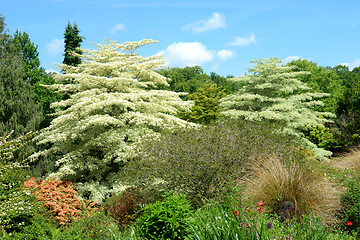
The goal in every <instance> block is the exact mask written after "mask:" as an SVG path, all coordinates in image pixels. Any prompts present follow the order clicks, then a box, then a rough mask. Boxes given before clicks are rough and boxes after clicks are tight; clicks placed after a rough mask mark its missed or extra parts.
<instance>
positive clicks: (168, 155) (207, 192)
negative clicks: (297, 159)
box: [122, 120, 296, 204]
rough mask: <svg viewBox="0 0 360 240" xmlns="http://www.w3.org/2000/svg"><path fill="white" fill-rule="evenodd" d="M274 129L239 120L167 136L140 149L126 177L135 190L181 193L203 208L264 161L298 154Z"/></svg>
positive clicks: (265, 124) (268, 125)
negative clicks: (223, 188)
mask: <svg viewBox="0 0 360 240" xmlns="http://www.w3.org/2000/svg"><path fill="white" fill-rule="evenodd" d="M273 128H274V124H272V123H258V122H249V121H242V120H237V121H227V122H218V123H216V124H213V125H209V126H203V127H201V128H199V129H190V130H184V131H179V132H176V133H166V134H163V135H162V136H161V137H160V138H157V139H153V140H151V141H148V142H145V143H144V144H142V145H140V146H139V148H138V149H137V152H138V155H137V157H136V158H135V159H133V160H132V161H131V162H129V163H128V164H127V166H125V168H126V172H125V173H124V174H122V176H124V177H125V176H126V177H127V180H128V181H129V183H130V184H138V185H139V186H145V187H148V186H152V187H154V186H157V187H158V188H159V189H165V190H168V191H169V190H176V191H178V192H181V193H184V194H186V195H187V196H188V197H189V198H190V199H191V200H192V201H193V202H194V203H195V202H197V203H199V202H198V200H201V199H203V198H206V199H210V198H212V197H214V194H215V192H216V190H217V189H219V188H220V187H221V186H222V185H223V184H224V183H226V182H229V181H234V180H236V179H238V178H239V177H241V176H242V175H244V173H246V166H247V164H248V163H249V162H251V161H252V160H253V159H257V157H258V156H259V155H268V154H270V153H271V154H274V155H276V156H278V157H279V158H287V157H289V156H290V155H291V154H292V153H294V154H295V152H296V149H295V148H294V147H293V146H292V141H291V139H290V138H286V137H280V136H278V135H276V134H273V133H272V131H273ZM197 203H196V204H197ZM200 203H201V201H200Z"/></svg>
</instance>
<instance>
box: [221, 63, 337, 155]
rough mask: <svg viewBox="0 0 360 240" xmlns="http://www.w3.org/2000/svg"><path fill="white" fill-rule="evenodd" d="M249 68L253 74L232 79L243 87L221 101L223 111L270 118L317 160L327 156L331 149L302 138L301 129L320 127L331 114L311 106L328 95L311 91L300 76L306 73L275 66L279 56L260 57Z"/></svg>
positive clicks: (231, 115) (247, 118) (233, 115)
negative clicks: (308, 149)
mask: <svg viewBox="0 0 360 240" xmlns="http://www.w3.org/2000/svg"><path fill="white" fill-rule="evenodd" d="M252 63H257V65H255V67H254V68H252V69H249V71H250V72H252V73H253V74H249V75H246V76H244V77H239V78H235V79H233V80H234V81H237V82H242V83H243V84H244V86H243V87H242V88H241V89H240V90H239V91H238V92H236V93H234V94H231V95H228V96H226V97H225V98H223V99H222V100H221V104H220V106H221V107H222V108H223V110H224V111H223V114H224V115H225V116H228V117H231V118H244V119H246V120H250V121H270V122H278V123H279V124H280V125H283V126H284V127H283V129H281V133H283V134H290V135H294V136H296V137H297V141H298V143H299V144H300V145H301V146H303V147H307V148H310V149H312V150H313V151H314V152H315V156H316V157H317V158H319V159H326V158H327V157H328V156H330V155H331V152H329V151H326V150H323V149H321V148H318V147H317V146H316V145H315V144H313V143H311V142H310V141H309V140H308V139H306V138H305V137H304V134H303V133H302V131H304V130H307V129H308V128H311V127H317V126H322V125H323V123H324V122H326V121H327V120H326V119H325V118H324V117H330V116H333V114H331V113H327V112H318V111H315V110H314V107H316V106H321V105H323V103H322V101H319V100H315V99H318V98H322V97H325V96H328V95H329V94H326V93H314V92H311V88H310V87H308V86H307V85H306V84H305V83H303V82H301V81H300V80H299V78H300V77H301V76H304V75H307V74H309V73H307V72H302V71H299V72H294V71H293V68H294V67H290V66H282V65H278V64H279V63H281V61H280V60H279V59H278V58H270V59H260V60H256V61H252Z"/></svg>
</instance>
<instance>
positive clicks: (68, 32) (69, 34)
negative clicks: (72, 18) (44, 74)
mask: <svg viewBox="0 0 360 240" xmlns="http://www.w3.org/2000/svg"><path fill="white" fill-rule="evenodd" d="M79 32H80V31H79V29H78V27H77V24H74V26H72V25H71V24H70V22H68V25H67V26H66V29H65V33H64V37H65V54H64V61H63V64H65V65H70V66H78V65H79V64H80V63H81V57H80V55H79V54H81V49H80V47H81V45H80V44H81V43H82V41H83V39H84V37H82V36H80V35H79ZM73 53H76V54H73Z"/></svg>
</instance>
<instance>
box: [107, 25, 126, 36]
mask: <svg viewBox="0 0 360 240" xmlns="http://www.w3.org/2000/svg"><path fill="white" fill-rule="evenodd" d="M125 29H126V28H125V25H124V24H123V23H119V24H116V25H115V26H113V27H112V28H111V29H110V34H111V35H114V34H116V33H117V32H118V31H123V30H125Z"/></svg>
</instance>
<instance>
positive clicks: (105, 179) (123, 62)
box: [32, 39, 195, 202]
mask: <svg viewBox="0 0 360 240" xmlns="http://www.w3.org/2000/svg"><path fill="white" fill-rule="evenodd" d="M154 42H155V41H153V40H147V39H145V40H142V41H139V42H125V43H123V44H119V43H116V42H114V41H110V40H107V41H106V42H105V44H104V45H101V44H97V45H96V47H97V50H87V49H82V52H83V55H79V56H80V57H81V58H82V59H83V60H82V63H81V64H80V65H78V66H77V67H74V66H67V65H59V66H60V67H61V69H63V71H64V72H65V73H64V74H59V75H57V76H56V77H57V81H59V82H61V83H59V84H55V85H51V86H48V88H51V89H55V90H56V91H57V92H62V93H66V94H69V95H70V98H69V99H67V100H63V101H60V102H56V103H53V104H52V107H53V108H55V109H56V113H54V114H53V115H54V117H55V119H54V120H53V121H52V122H51V125H50V126H49V127H48V128H46V129H45V131H43V132H42V133H41V134H40V135H39V136H37V137H36V140H37V141H38V144H40V145H44V146H50V147H48V148H47V149H46V150H44V151H40V152H37V153H36V154H34V155H33V156H32V158H35V159H36V158H40V159H41V157H48V156H53V159H54V161H55V162H56V169H55V170H53V171H52V172H51V173H50V174H49V176H50V177H57V178H61V179H71V180H73V181H74V183H81V184H79V187H80V188H81V189H80V190H81V191H80V193H81V196H80V197H83V198H87V199H91V200H95V199H93V198H96V200H97V201H100V202H101V200H102V199H103V198H104V197H105V196H106V193H109V191H111V189H113V187H114V186H118V183H117V182H116V181H117V174H118V172H119V170H120V169H121V168H122V167H123V166H124V164H126V162H127V160H128V157H129V156H131V155H132V151H133V148H134V145H136V144H137V143H138V142H140V141H141V140H142V139H143V138H148V137H151V138H152V137H157V136H158V135H159V133H160V132H161V131H162V130H164V129H174V128H178V127H185V126H189V125H190V124H189V123H187V122H186V121H184V120H181V119H180V118H178V117H176V114H177V112H178V110H187V109H188V108H189V107H191V103H190V102H187V101H182V100H181V98H180V97H179V96H180V95H181V93H176V92H172V91H165V90H154V86H156V84H165V85H167V84H168V83H167V81H168V79H167V78H165V77H163V76H161V75H160V74H158V73H157V72H156V71H154V70H156V69H158V68H160V67H162V66H163V64H164V62H165V61H164V59H163V58H162V56H150V57H142V56H140V55H138V54H136V53H135V52H134V51H135V50H136V49H137V48H139V47H141V46H143V45H147V44H151V43H154ZM74 54H75V53H74ZM75 55H76V54H75ZM192 125H193V126H194V125H195V124H192Z"/></svg>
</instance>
